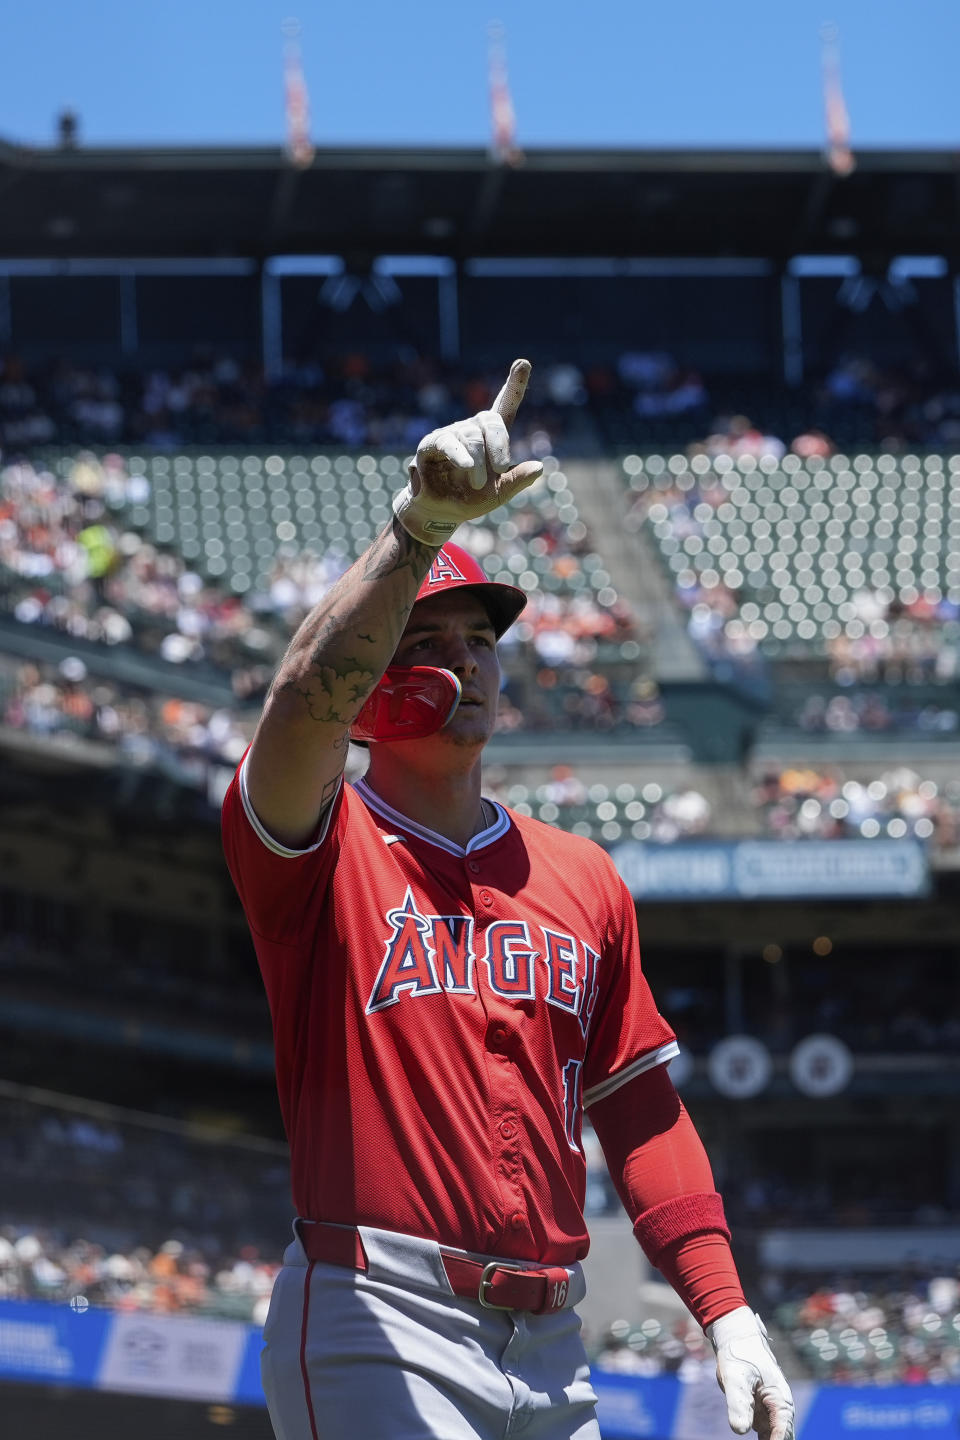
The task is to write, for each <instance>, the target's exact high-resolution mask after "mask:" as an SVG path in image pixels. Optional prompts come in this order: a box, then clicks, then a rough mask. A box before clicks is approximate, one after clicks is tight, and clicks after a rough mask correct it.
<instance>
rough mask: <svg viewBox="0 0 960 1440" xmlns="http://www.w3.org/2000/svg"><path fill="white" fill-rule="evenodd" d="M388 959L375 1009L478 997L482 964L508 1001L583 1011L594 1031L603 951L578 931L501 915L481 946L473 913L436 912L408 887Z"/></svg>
mask: <svg viewBox="0 0 960 1440" xmlns="http://www.w3.org/2000/svg"><path fill="white" fill-rule="evenodd" d="M385 920H386V925H387V927H388V929H389V933H388V934H387V936H386V939H385V942H384V957H383V962H382V964H381V966H380V970H379V972H378V974H377V978H376V981H375V982H374V985H373V989H372V990H371V992H370V998H369V1000H368V1001H367V1005H366V1013H367V1014H368V1015H374V1014H376V1012H377V1011H378V1010H385V1009H386V1008H387V1007H388V1006H390V1005H396V1004H398V1003H399V1001H400V999H401V996H404V997H412V998H418V997H422V996H425V995H439V994H440V993H441V992H446V993H447V994H448V995H476V994H477V984H476V979H477V967H478V965H482V966H483V967H484V971H485V974H486V978H487V980H488V982H489V986H490V989H491V990H492V991H493V992H494V993H495V994H496V995H499V996H501V997H502V998H503V999H505V1000H511V999H513V1000H532V999H534V998H536V997H537V996H538V995H542V996H543V998H544V999H545V1000H546V1002H547V1004H548V1005H556V1006H557V1007H558V1008H559V1009H561V1010H565V1011H567V1012H568V1013H569V1014H571V1015H576V1017H577V1019H578V1020H579V1022H580V1028H581V1030H582V1031H583V1033H584V1035H586V1033H587V1030H588V1029H589V1025H590V1018H591V1016H592V1014H593V1009H594V1006H595V1004H596V1001H597V985H598V981H599V975H598V971H599V964H600V956H599V954H598V953H597V951H596V950H593V949H592V948H591V947H590V946H589V945H587V944H586V942H585V941H583V940H579V939H577V937H576V936H574V935H567V934H564V933H563V932H562V931H560V930H553V929H550V928H549V927H548V926H545V925H533V924H531V923H530V922H529V921H526V920H493V921H491V922H490V924H488V925H487V927H486V929H485V930H484V932H483V937H482V938H483V950H482V953H481V954H478V953H477V952H476V948H475V938H476V933H475V925H474V918H473V916H472V915H463V914H461V915H429V914H423V913H421V911H419V910H418V909H417V905H416V901H415V900H414V898H413V892H412V891H411V889H410V887H409V886H408V887H407V892H406V894H405V896H404V898H403V903H402V904H401V905H398V906H396V907H395V908H394V909H393V910H388V911H387V913H386V916H385Z"/></svg>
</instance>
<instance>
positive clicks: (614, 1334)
mask: <svg viewBox="0 0 960 1440" xmlns="http://www.w3.org/2000/svg"><path fill="white" fill-rule="evenodd" d="M590 1349H591V1350H592V1352H593V1353H592V1354H591V1364H592V1365H593V1367H594V1369H595V1370H599V1371H605V1372H606V1373H607V1374H613V1375H641V1376H652V1375H676V1376H677V1378H678V1379H679V1380H681V1381H683V1382H684V1383H685V1384H693V1383H695V1382H696V1381H698V1380H702V1379H704V1378H705V1377H707V1376H711V1377H712V1376H713V1373H714V1370H715V1368H716V1363H717V1359H716V1356H715V1355H714V1353H713V1349H712V1347H711V1345H710V1342H709V1340H708V1339H707V1337H706V1335H705V1334H704V1332H703V1330H702V1329H701V1328H700V1326H699V1325H698V1324H697V1322H696V1321H695V1320H694V1318H693V1316H692V1315H686V1316H684V1317H683V1318H679V1319H676V1320H673V1321H667V1322H666V1323H664V1322H663V1321H660V1320H656V1319H654V1318H652V1317H651V1318H650V1319H648V1320H642V1321H641V1322H640V1323H639V1324H638V1325H631V1323H630V1321H629V1320H614V1321H613V1322H612V1324H610V1325H609V1326H608V1327H607V1330H606V1331H605V1333H604V1334H603V1335H602V1336H600V1337H599V1342H598V1344H596V1345H595V1346H591V1347H590Z"/></svg>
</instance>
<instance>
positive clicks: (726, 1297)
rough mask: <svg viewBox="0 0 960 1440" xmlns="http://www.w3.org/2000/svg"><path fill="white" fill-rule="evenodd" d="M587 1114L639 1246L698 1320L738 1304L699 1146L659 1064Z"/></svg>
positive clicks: (718, 1203)
mask: <svg viewBox="0 0 960 1440" xmlns="http://www.w3.org/2000/svg"><path fill="white" fill-rule="evenodd" d="M590 1119H591V1121H592V1122H593V1127H594V1129H595V1130H596V1132H597V1138H598V1139H599V1141H600V1144H601V1145H602V1146H603V1153H604V1155H605V1157H606V1161H607V1165H608V1166H609V1169H610V1175H611V1177H612V1179H613V1183H614V1185H615V1186H616V1187H617V1193H618V1195H619V1196H620V1199H621V1200H622V1202H623V1206H624V1209H625V1210H626V1212H627V1214H628V1215H629V1216H630V1219H631V1220H632V1221H633V1233H634V1234H635V1235H636V1237H637V1240H638V1241H639V1243H640V1246H641V1248H642V1249H643V1252H644V1254H645V1255H646V1257H647V1259H648V1260H649V1261H650V1263H651V1265H655V1266H656V1267H657V1269H658V1270H659V1271H660V1272H661V1274H662V1275H663V1276H664V1278H665V1279H666V1280H668V1281H669V1282H670V1284H671V1285H672V1286H673V1288H674V1290H676V1292H677V1294H678V1295H679V1296H680V1298H681V1299H682V1300H683V1302H684V1304H685V1305H686V1306H687V1308H688V1309H689V1310H690V1311H691V1312H692V1313H693V1315H695V1316H696V1318H697V1320H699V1322H700V1324H701V1325H703V1326H704V1327H705V1326H707V1325H710V1324H712V1323H713V1321H714V1320H719V1318H720V1316H721V1315H726V1314H727V1312H728V1311H730V1310H735V1309H736V1308H737V1307H738V1306H740V1305H744V1304H746V1301H745V1300H744V1297H743V1289H742V1287H741V1285H740V1279H739V1276H738V1275H737V1268H736V1265H735V1263H734V1259H733V1255H732V1253H731V1250H730V1232H729V1230H728V1229H727V1222H726V1218H725V1216H724V1213H723V1201H722V1200H721V1198H720V1196H719V1195H718V1194H717V1192H716V1189H715V1187H714V1181H713V1172H712V1170H711V1168H710V1161H709V1160H708V1159H707V1152H706V1151H705V1150H704V1148H703V1142H702V1141H701V1139H700V1136H699V1135H698V1134H697V1131H696V1129H695V1127H694V1124H693V1121H692V1120H691V1119H690V1116H689V1115H688V1114H687V1112H686V1110H685V1109H684V1106H683V1102H682V1101H681V1099H680V1097H679V1095H678V1094H677V1092H676V1089H675V1088H674V1085H673V1082H672V1081H671V1079H670V1076H669V1074H668V1073H667V1068H666V1066H665V1065H657V1066H655V1067H654V1068H653V1069H651V1070H647V1071H645V1072H644V1073H643V1074H640V1075H637V1076H636V1077H635V1078H634V1079H633V1080H630V1081H629V1082H628V1083H627V1084H625V1085H622V1086H621V1087H620V1088H619V1089H618V1090H615V1091H614V1092H613V1093H612V1094H611V1095H608V1096H606V1097H604V1098H603V1099H602V1100H599V1101H597V1102H596V1103H594V1104H593V1105H591V1107H590Z"/></svg>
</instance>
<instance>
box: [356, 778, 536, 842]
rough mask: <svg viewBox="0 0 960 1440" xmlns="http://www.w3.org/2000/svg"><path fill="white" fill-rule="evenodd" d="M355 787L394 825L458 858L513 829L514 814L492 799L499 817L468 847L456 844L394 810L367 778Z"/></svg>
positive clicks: (371, 807)
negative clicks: (511, 816) (370, 784)
mask: <svg viewBox="0 0 960 1440" xmlns="http://www.w3.org/2000/svg"><path fill="white" fill-rule="evenodd" d="M353 788H354V790H356V792H357V794H358V795H359V796H360V798H361V800H362V801H363V803H364V804H365V805H366V806H367V807H368V808H369V809H371V810H373V811H374V812H375V813H376V814H377V815H380V816H381V817H382V818H383V819H384V820H389V822H390V824H391V825H393V826H396V827H397V829H399V830H406V831H408V832H409V833H410V834H411V835H416V836H417V837H418V839H420V840H427V841H429V843H430V844H431V845H436V846H437V847H438V849H440V850H446V852H447V854H448V855H456V856H457V858H458V859H462V858H463V856H464V855H469V854H470V853H471V851H473V850H481V849H482V848H483V847H484V846H485V845H492V844H493V842H494V840H499V839H500V838H501V836H503V835H506V833H507V831H508V830H509V829H510V816H509V815H508V814H507V812H506V810H504V808H503V806H502V805H498V804H497V802H496V800H491V801H490V804H491V805H493V806H494V808H495V809H496V812H497V818H496V820H495V821H494V822H493V824H492V825H488V827H487V829H486V830H481V831H480V834H479V835H474V836H473V837H472V839H470V840H469V841H468V842H467V846H466V849H464V848H463V846H461V845H457V844H455V843H454V841H453V840H448V839H447V837H446V836H445V835H438V834H437V832H436V830H428V829H427V827H426V825H418V824H417V823H416V821H415V820H408V819H407V817H406V815H403V814H401V812H400V811H399V810H394V808H393V806H392V805H388V804H387V802H386V800H381V798H380V796H379V795H378V794H377V793H376V791H375V790H371V788H370V786H369V785H368V784H367V782H366V780H364V779H363V778H361V779H359V780H355V781H354V784H353Z"/></svg>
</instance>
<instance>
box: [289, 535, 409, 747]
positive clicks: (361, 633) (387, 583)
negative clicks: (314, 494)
mask: <svg viewBox="0 0 960 1440" xmlns="http://www.w3.org/2000/svg"><path fill="white" fill-rule="evenodd" d="M436 554H437V551H436V549H435V548H434V547H433V546H430V545H424V544H423V543H422V542H421V541H419V540H415V539H414V538H413V537H412V536H411V535H408V534H407V532H406V530H404V529H403V527H402V525H400V524H399V522H398V521H396V520H394V521H393V522H392V523H391V524H390V525H389V526H387V527H386V528H385V529H384V530H383V531H382V532H381V534H380V535H378V536H377V538H376V540H374V542H373V543H372V545H371V546H370V547H369V549H368V550H367V551H366V553H365V554H364V555H362V556H361V557H360V559H359V560H357V561H356V563H355V564H354V565H352V566H351V568H350V569H349V570H348V571H347V572H346V574H344V575H342V576H341V577H340V579H339V580H338V581H337V583H336V585H334V586H333V588H332V589H331V590H330V591H329V592H328V593H327V594H326V595H325V596H324V598H323V599H322V600H321V601H320V603H319V604H318V605H317V606H316V607H315V608H314V610H313V611H312V612H311V613H310V614H309V615H308V616H307V618H306V620H304V622H303V624H302V625H301V626H300V629H299V630H298V631H297V633H296V635H295V636H294V638H293V640H292V641H291V643H290V647H289V649H288V650H287V653H286V655H285V656H284V659H283V662H282V664H281V666H280V669H279V671H278V673H277V676H276V679H275V681H274V684H273V687H272V690H271V696H272V697H275V698H278V699H279V698H280V697H281V696H286V697H288V698H292V697H294V696H296V697H299V700H300V701H301V702H302V704H303V707H304V709H305V711H306V714H307V715H308V716H309V717H310V719H311V720H314V721H316V722H317V723H318V724H321V725H329V726H331V727H333V729H334V730H336V729H338V728H340V727H347V726H349V725H351V724H352V723H353V721H354V720H355V719H356V717H357V715H358V713H359V711H360V709H361V707H362V705H363V703H364V701H365V700H366V698H367V696H368V695H369V694H370V692H371V691H372V690H373V688H374V686H375V685H376V683H377V681H378V680H379V678H380V676H381V675H382V674H383V671H384V670H385V669H386V667H387V665H388V664H389V663H390V658H391V656H392V655H393V652H394V650H395V649H396V646H397V642H398V640H399V639H400V636H401V635H402V633H403V628H404V626H405V625H406V622H407V618H408V616H409V614H410V611H411V609H412V607H413V603H414V601H415V599H416V595H417V590H418V589H419V586H420V582H421V581H422V580H423V578H424V576H425V575H426V573H427V571H428V570H429V568H430V566H431V565H432V563H433V561H434V558H435V557H436ZM358 650H359V651H360V654H358V653H357V652H358ZM361 655H362V658H361Z"/></svg>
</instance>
